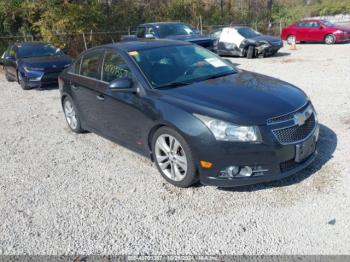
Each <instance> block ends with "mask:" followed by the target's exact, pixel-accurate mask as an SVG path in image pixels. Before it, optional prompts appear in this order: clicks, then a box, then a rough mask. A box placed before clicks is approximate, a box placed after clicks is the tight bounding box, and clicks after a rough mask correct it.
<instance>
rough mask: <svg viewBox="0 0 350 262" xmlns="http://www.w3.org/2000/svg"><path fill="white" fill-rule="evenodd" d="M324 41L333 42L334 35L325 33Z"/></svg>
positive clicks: (328, 43) (329, 43)
mask: <svg viewBox="0 0 350 262" xmlns="http://www.w3.org/2000/svg"><path fill="white" fill-rule="evenodd" d="M325 42H326V44H327V45H331V44H334V42H335V39H334V36H333V35H327V36H326V38H325Z"/></svg>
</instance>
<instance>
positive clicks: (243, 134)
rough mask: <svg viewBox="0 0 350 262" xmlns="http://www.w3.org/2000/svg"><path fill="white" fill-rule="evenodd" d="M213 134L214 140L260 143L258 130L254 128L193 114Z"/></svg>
mask: <svg viewBox="0 0 350 262" xmlns="http://www.w3.org/2000/svg"><path fill="white" fill-rule="evenodd" d="M194 116H196V117H197V118H198V119H199V120H201V121H202V122H203V123H204V124H205V125H206V126H207V127H208V128H209V130H210V131H211V132H212V133H213V135H214V136H215V138H216V140H221V141H235V142H260V133H259V129H258V127H256V126H237V125H234V124H231V123H227V122H225V121H222V120H219V119H215V118H211V117H208V116H202V115H198V114H194Z"/></svg>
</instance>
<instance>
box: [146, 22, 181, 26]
mask: <svg viewBox="0 0 350 262" xmlns="http://www.w3.org/2000/svg"><path fill="white" fill-rule="evenodd" d="M173 24H184V23H183V22H180V21H178V22H174V21H173V22H171V21H170V22H151V23H144V24H141V25H139V26H147V25H173Z"/></svg>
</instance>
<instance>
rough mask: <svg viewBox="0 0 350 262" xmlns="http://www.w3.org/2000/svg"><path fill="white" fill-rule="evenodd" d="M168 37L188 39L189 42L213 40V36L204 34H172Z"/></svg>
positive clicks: (181, 39)
mask: <svg viewBox="0 0 350 262" xmlns="http://www.w3.org/2000/svg"><path fill="white" fill-rule="evenodd" d="M167 39H172V40H180V41H188V42H194V43H196V42H201V41H213V40H212V39H211V38H209V37H206V36H202V35H172V36H168V37H167Z"/></svg>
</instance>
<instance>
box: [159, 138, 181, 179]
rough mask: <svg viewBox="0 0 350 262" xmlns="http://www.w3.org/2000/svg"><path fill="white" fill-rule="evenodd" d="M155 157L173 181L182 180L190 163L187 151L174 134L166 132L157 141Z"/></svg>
mask: <svg viewBox="0 0 350 262" xmlns="http://www.w3.org/2000/svg"><path fill="white" fill-rule="evenodd" d="M155 157H156V161H157V164H158V166H159V168H160V169H161V170H162V172H163V173H164V174H165V175H166V176H167V177H168V178H169V179H171V180H173V181H182V180H183V179H184V178H185V177H186V174H187V171H188V164H187V157H186V154H185V151H184V149H183V147H182V145H181V144H180V142H179V141H178V140H177V139H176V138H175V137H173V136H171V135H168V134H164V135H161V136H159V137H158V138H157V140H156V143H155Z"/></svg>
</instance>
